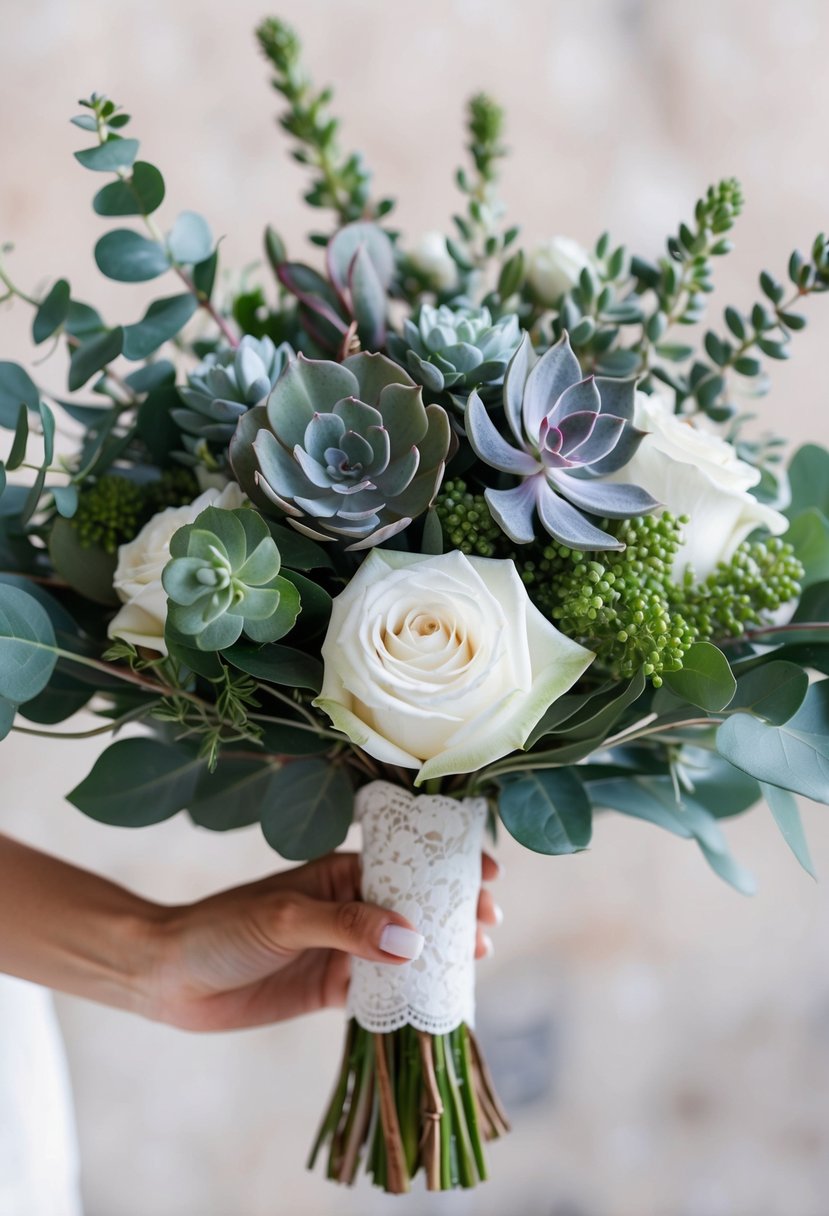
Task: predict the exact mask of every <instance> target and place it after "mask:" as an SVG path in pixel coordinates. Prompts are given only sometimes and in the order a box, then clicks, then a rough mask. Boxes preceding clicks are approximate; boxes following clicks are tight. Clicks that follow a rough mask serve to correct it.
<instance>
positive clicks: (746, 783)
mask: <svg viewBox="0 0 829 1216" xmlns="http://www.w3.org/2000/svg"><path fill="white" fill-rule="evenodd" d="M680 761H681V764H682V770H683V772H684V773H685V776H686V777H688V778H689V779H690V780H691V782H692V783H693V787H694V788H693V790H692V791H691V795H692V797H693V799H694V802H697V803H699V805H700V806H702V807H704V808H705V810H706V811H710V812H711V814H712V815H713V816H714V817H715V819H729V818H730V817H731V816H732V815H741V814H742V813H743V812H744V811H748V810H750V809H751V807H753V806H756V805H757V803H758V802H759V801H760V798H761V793H760V786H759V783H758V782H757V781H755V780H754V778H753V777H749V775H748V773H744V772H743V771H742V770H741V769H739V768H735V767H734V765H733V764H729V763H728V761H727V760H725V759H723V757H722V756H720V755H719V754H718V753H717V752H712V751H709V750H708V749H707V748H703V747H691V746H690V745H689V744H686V745H685V746H684V747H683V748H682V751H681V753H680Z"/></svg>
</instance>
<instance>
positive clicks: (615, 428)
mask: <svg viewBox="0 0 829 1216" xmlns="http://www.w3.org/2000/svg"><path fill="white" fill-rule="evenodd" d="M626 426H627V423H626V422H625V420H624V418H613V417H612V416H611V415H610V414H599V416H598V417H597V419H596V425H595V426H594V427H593V430H592V432H591V433H590V435H589V436H588V437H587V438H586V439H584V440H583V441H582V442H581V443H580V444H579V445H578V446H577V447H574V448H571V449H570V451H568V453H567V455H568V457H569V458H570V460H573V461H577V462H578V463H579V464H585V465H588V464H592V463H593V461H594V460H601V459H602V457H603V456H607V455H609V454H610V453H611V452H612V451H613V449H614V448H615V447H616V444H617V443H618V442H619V437H620V435H621V434H622V432H623V431H624V429H625V427H626Z"/></svg>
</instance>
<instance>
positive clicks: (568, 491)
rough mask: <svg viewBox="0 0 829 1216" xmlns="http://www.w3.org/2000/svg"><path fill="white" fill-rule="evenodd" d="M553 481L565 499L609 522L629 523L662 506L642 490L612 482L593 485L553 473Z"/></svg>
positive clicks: (583, 479) (599, 482) (587, 481)
mask: <svg viewBox="0 0 829 1216" xmlns="http://www.w3.org/2000/svg"><path fill="white" fill-rule="evenodd" d="M550 479H551V480H552V481H553V482H555V484H556V487H557V489H558V490H559V492H560V493H561V494H563V495H564V497H565V498H567V499H569V501H570V502H572V503H574V504H575V505H576V506H577V507H580V508H581V510H582V511H589V512H590V513H591V515H606V516H607V518H608V519H630V518H631V516H633V515H646V514H647V513H648V512H649V511H655V510H656V509H657V508H658V507H659V505H660V504H659V503H658V502H657V501H656V499H655V498H652V497H651V495H650V494H648V492H647V490H643V489H642V488H641V487H640V486H632V485H626V484H617V483H615V482H612V481H590V480H588V479H587V478H582V477H571V476H570V475H569V474H567V473H555V472H553V473H551V474H550Z"/></svg>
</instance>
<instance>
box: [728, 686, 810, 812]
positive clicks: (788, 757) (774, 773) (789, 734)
mask: <svg viewBox="0 0 829 1216" xmlns="http://www.w3.org/2000/svg"><path fill="white" fill-rule="evenodd" d="M717 750H718V751H719V752H720V755H722V756H725V758H726V760H730V761H731V763H732V764H735V765H736V766H737V768H741V769H742V770H743V771H744V772H746V773H750V774H751V776H752V777H756V778H757V780H758V781H762V782H766V783H767V784H769V785H778V786H780V787H781V789H785V790H793V791H794V792H795V793H797V794H805V796H806V797H807V798H813V799H814V800H815V801H816V802H829V680H819V681H818V682H817V683H815V684H812V685H811V687H810V688H809V691H808V693H807V694H806V699H805V701H804V702H803V704H802V705H801V707H800V709H799V710H798V711H797V713H796V714H795V715H794V717H793V718H790V719H789V721H788V722H786V723H784V724H783V725H782V726H770V725H768V724H767V723H765V722H761V721H760V719H759V718H754V717H752V716H751V715H750V714H735V715H734V716H733V717H732V718H729V719H728V720H727V721H726V722H723V724H722V726H720V728H719V730H718V731H717Z"/></svg>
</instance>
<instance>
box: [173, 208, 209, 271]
mask: <svg viewBox="0 0 829 1216" xmlns="http://www.w3.org/2000/svg"><path fill="white" fill-rule="evenodd" d="M167 249H168V251H169V254H170V257H171V258H172V259H173V260H174V261H175V262H178V263H180V264H182V265H185V266H192V265H193V264H194V263H198V262H204V261H205V260H206V259H207V258H209V257H210V254H211V253H212V251H213V236H212V234H211V232H210V226H209V224H208V223H207V220H206V219H205V218H204V217H203V216H201V215H199V214H198V213H197V212H195V211H182V213H181V215H180V216H179V217H178V219H177V220H176V222H175V223H174V224H173V227H172V229H171V230H170V233H169V235H168V236H167Z"/></svg>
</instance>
